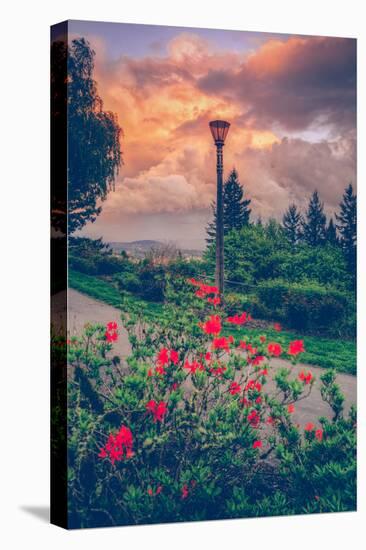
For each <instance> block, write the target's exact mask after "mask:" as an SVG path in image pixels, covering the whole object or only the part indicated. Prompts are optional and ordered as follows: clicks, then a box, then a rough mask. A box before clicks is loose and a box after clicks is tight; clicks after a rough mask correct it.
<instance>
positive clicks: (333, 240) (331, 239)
mask: <svg viewBox="0 0 366 550" xmlns="http://www.w3.org/2000/svg"><path fill="white" fill-rule="evenodd" d="M325 240H326V241H327V243H329V244H331V245H332V246H337V245H338V244H339V241H338V236H337V229H336V226H335V225H334V222H333V218H330V220H329V223H328V226H327V228H326V230H325Z"/></svg>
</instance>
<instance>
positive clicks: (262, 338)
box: [259, 336, 266, 344]
mask: <svg viewBox="0 0 366 550" xmlns="http://www.w3.org/2000/svg"><path fill="white" fill-rule="evenodd" d="M259 341H260V343H261V344H264V342H265V341H266V337H265V336H260V337H259Z"/></svg>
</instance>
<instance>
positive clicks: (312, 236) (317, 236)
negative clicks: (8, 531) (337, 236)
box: [302, 191, 327, 246]
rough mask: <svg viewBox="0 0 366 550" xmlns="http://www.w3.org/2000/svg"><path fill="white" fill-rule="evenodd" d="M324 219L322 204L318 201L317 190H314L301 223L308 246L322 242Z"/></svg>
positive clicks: (323, 239)
mask: <svg viewBox="0 0 366 550" xmlns="http://www.w3.org/2000/svg"><path fill="white" fill-rule="evenodd" d="M326 221H327V219H326V216H325V214H324V204H323V203H322V202H320V199H319V194H318V191H314V193H313V194H312V196H311V198H310V201H309V206H308V209H307V212H306V215H305V220H304V221H303V224H302V226H303V235H304V240H305V242H307V243H308V244H309V245H310V246H318V245H320V244H324V242H325V231H326Z"/></svg>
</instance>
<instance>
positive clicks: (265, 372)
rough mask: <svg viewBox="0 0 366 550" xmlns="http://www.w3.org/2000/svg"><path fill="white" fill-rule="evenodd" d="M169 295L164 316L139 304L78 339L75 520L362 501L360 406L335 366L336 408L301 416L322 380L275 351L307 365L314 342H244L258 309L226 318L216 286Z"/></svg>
mask: <svg viewBox="0 0 366 550" xmlns="http://www.w3.org/2000/svg"><path fill="white" fill-rule="evenodd" d="M169 293H171V294H169ZM166 295H167V296H168V297H170V299H169V301H168V302H167V303H166V304H165V306H164V315H163V316H160V317H159V318H156V319H154V318H151V317H150V318H146V317H144V315H142V312H141V311H138V310H136V311H132V310H130V311H129V312H128V313H123V314H122V317H121V323H118V326H117V325H115V324H113V323H112V322H111V323H110V324H108V325H107V326H106V327H105V326H102V325H96V326H87V327H86V330H85V332H84V334H83V335H82V336H81V337H79V338H78V339H77V340H76V341H74V342H73V344H72V345H69V347H68V359H69V364H70V366H71V367H72V368H71V369H70V374H69V395H68V399H69V419H68V438H69V439H68V440H69V507H70V518H69V521H70V526H72V527H80V526H90V527H91V526H97V525H114V524H116V525H118V524H119V525H124V524H126V525H127V524H141V523H161V522H170V521H189V520H207V519H220V518H232V517H249V516H257V515H272V514H289V513H303V512H304V510H305V511H309V512H317V511H318V512H320V511H333V510H335V509H339V510H351V509H354V507H355V437H356V435H355V422H356V421H355V413H354V411H351V413H350V415H349V416H347V417H346V416H345V415H344V413H343V398H342V394H341V392H340V389H339V387H338V386H337V384H336V381H335V374H334V373H333V372H332V371H329V372H327V373H326V374H325V375H323V377H322V381H321V384H322V385H321V393H322V397H323V399H324V401H325V402H326V403H328V405H329V407H330V409H329V410H330V411H332V414H333V418H332V419H326V418H322V419H319V420H318V419H317V420H316V421H315V420H314V422H313V423H312V424H311V425H307V424H305V425H301V423H300V425H299V424H298V421H297V417H296V414H297V407H296V403H297V401H299V400H302V399H306V398H307V396H309V395H310V393H311V392H312V390H313V387H314V383H315V377H314V376H313V374H312V373H310V372H309V371H307V370H306V371H305V370H304V371H301V372H300V375H298V374H296V371H295V369H294V367H293V366H292V363H290V362H289V363H288V367H283V368H276V369H274V370H273V369H272V367H271V358H272V357H273V356H274V357H276V358H277V357H282V358H289V357H290V358H291V360H292V361H293V362H296V361H297V360H298V359H299V358H300V357H301V353H303V351H304V349H305V347H306V343H304V342H303V340H297V341H294V342H291V343H290V345H289V346H288V348H287V347H286V348H284V347H283V346H282V345H281V344H280V343H279V342H276V341H271V340H268V338H266V336H265V335H264V334H262V335H258V336H257V337H254V338H252V339H249V338H247V339H245V340H243V339H242V338H241V336H240V330H241V327H242V325H243V324H244V323H246V322H247V321H248V318H249V319H250V317H249V315H248V313H244V312H240V314H238V315H235V314H233V315H229V316H228V315H227V314H226V312H225V309H224V308H223V307H222V305H221V304H220V303H219V302H218V301H217V300H215V298H219V296H218V294H217V289H216V288H215V287H213V286H212V285H208V284H204V283H201V282H199V281H196V280H193V281H192V280H191V281H189V282H187V281H178V282H177V283H176V284H175V286H174V288H171V289H169V286H168V287H167V290H166ZM228 317H230V318H231V320H228ZM228 327H229V333H228V332H227V330H228ZM122 329H123V330H127V332H128V335H129V340H130V345H131V354H130V356H129V357H128V358H127V359H121V358H118V357H115V356H114V355H113V344H114V341H115V340H116V339H118V337H119V333H120V331H121V330H122ZM269 379H272V380H273V381H274V385H275V387H274V389H272V390H271V391H269V390H267V387H268V386H269V384H268V381H269ZM330 472H331V473H330Z"/></svg>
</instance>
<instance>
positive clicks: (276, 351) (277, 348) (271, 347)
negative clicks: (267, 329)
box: [267, 342, 282, 357]
mask: <svg viewBox="0 0 366 550" xmlns="http://www.w3.org/2000/svg"><path fill="white" fill-rule="evenodd" d="M267 350H268V353H269V354H270V355H274V356H275V357H278V356H279V355H281V353H282V347H281V345H280V344H277V343H276V342H271V343H270V344H268V347H267Z"/></svg>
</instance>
